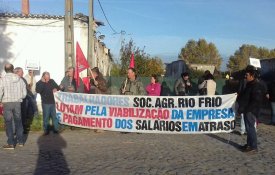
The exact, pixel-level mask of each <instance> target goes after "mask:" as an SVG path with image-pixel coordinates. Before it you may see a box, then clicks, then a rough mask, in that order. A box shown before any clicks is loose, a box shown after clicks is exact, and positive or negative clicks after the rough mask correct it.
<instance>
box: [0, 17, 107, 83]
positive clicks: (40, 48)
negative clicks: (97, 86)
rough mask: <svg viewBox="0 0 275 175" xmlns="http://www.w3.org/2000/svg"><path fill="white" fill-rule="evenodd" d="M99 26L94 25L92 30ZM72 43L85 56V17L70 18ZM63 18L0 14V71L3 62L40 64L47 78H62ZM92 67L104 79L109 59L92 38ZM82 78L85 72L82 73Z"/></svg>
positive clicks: (63, 67) (86, 30) (63, 65)
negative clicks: (94, 66)
mask: <svg viewBox="0 0 275 175" xmlns="http://www.w3.org/2000/svg"><path fill="white" fill-rule="evenodd" d="M98 25H102V23H100V22H96V24H95V27H97V26H98ZM74 41H75V42H77V41H78V42H79V44H80V47H81V48H82V51H83V53H84V55H85V56H87V49H88V17H86V16H84V15H81V14H78V15H75V16H74ZM64 49H65V46H64V16H49V15H27V16H22V15H21V14H0V63H1V66H0V71H1V73H2V74H3V66H4V63H7V62H9V63H12V64H13V65H14V66H15V67H22V68H25V64H26V60H35V61H38V62H39V63H40V71H39V72H38V73H37V75H36V79H37V80H38V79H40V77H41V74H42V72H44V71H49V72H50V73H51V77H52V78H53V79H54V80H55V81H56V82H57V83H60V82H61V80H62V78H63V77H64V72H65V64H64V63H65V60H64V57H65V56H64ZM95 50H96V52H95V54H96V66H98V67H99V69H100V70H101V71H102V73H103V75H105V76H107V75H109V73H110V69H111V65H112V60H111V59H110V57H109V49H107V48H106V47H105V46H103V44H102V43H101V42H99V41H98V40H97V39H95ZM82 74H83V76H85V74H86V71H83V73H82Z"/></svg>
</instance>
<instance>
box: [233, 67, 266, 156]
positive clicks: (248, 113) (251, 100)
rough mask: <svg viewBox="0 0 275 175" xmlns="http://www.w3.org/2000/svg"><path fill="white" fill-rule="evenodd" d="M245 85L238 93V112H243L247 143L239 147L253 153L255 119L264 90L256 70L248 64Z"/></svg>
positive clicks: (255, 140)
mask: <svg viewBox="0 0 275 175" xmlns="http://www.w3.org/2000/svg"><path fill="white" fill-rule="evenodd" d="M245 72H246V73H245V78H246V81H247V83H246V87H245V89H244V91H243V92H242V93H241V94H240V95H239V109H238V112H239V113H243V114H244V122H245V127H246V132H247V144H245V145H244V146H242V147H241V149H242V151H244V152H250V153H255V152H257V151H258V148H257V134H256V128H255V121H256V118H257V117H258V115H259V110H260V107H261V105H260V104H262V101H263V97H264V90H263V88H262V85H261V84H260V82H259V80H258V79H257V70H256V69H255V68H254V67H253V66H248V67H247V68H246V71H245Z"/></svg>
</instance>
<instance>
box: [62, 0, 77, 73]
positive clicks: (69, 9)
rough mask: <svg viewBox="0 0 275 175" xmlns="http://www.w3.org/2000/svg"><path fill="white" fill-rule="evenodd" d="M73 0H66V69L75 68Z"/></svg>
mask: <svg viewBox="0 0 275 175" xmlns="http://www.w3.org/2000/svg"><path fill="white" fill-rule="evenodd" d="M73 15H74V14H73V0H65V25H64V33H65V69H66V70H67V68H68V67H71V66H72V67H74V66H75V57H74V23H73V20H74V16H73Z"/></svg>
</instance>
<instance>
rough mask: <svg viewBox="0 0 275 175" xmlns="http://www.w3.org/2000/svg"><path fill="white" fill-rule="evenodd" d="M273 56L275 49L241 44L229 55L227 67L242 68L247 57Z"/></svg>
mask: <svg viewBox="0 0 275 175" xmlns="http://www.w3.org/2000/svg"><path fill="white" fill-rule="evenodd" d="M250 57H252V58H258V59H264V58H275V49H273V50H269V49H267V48H264V47H259V48H258V47H257V46H255V45H249V44H243V45H242V46H241V47H240V48H239V50H237V51H235V53H234V55H231V56H230V57H229V60H228V63H227V68H228V69H229V70H230V71H232V72H235V71H239V70H242V69H244V68H245V67H246V66H247V64H248V63H249V58H250Z"/></svg>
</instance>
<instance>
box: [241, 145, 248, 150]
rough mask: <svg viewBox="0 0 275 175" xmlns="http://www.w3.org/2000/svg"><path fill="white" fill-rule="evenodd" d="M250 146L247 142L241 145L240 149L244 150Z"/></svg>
mask: <svg viewBox="0 0 275 175" xmlns="http://www.w3.org/2000/svg"><path fill="white" fill-rule="evenodd" d="M248 148H250V146H248V145H247V144H245V145H243V146H240V150H242V151H244V150H247V149H248Z"/></svg>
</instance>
